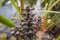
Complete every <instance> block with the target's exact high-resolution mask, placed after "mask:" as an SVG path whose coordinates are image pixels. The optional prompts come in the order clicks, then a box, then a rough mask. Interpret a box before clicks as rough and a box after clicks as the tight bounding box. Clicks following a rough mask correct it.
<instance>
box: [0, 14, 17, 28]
mask: <svg viewBox="0 0 60 40" xmlns="http://www.w3.org/2000/svg"><path fill="white" fill-rule="evenodd" d="M0 23H1V24H3V25H5V26H6V27H8V28H11V27H15V26H16V25H15V24H14V23H13V22H11V21H10V20H8V19H6V18H5V17H3V16H1V15H0Z"/></svg>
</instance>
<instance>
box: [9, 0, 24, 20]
mask: <svg viewBox="0 0 60 40" xmlns="http://www.w3.org/2000/svg"><path fill="white" fill-rule="evenodd" d="M10 1H11V3H12V5H13V6H14V8H15V9H16V11H17V14H18V15H19V17H20V19H22V18H23V16H22V13H21V11H20V10H19V7H18V6H17V3H16V2H15V1H14V0H10Z"/></svg>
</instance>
